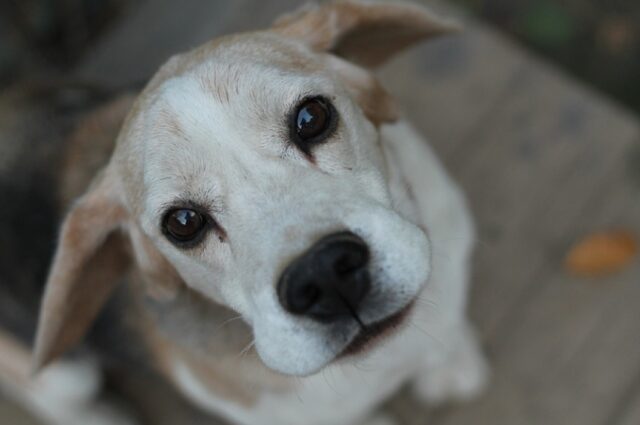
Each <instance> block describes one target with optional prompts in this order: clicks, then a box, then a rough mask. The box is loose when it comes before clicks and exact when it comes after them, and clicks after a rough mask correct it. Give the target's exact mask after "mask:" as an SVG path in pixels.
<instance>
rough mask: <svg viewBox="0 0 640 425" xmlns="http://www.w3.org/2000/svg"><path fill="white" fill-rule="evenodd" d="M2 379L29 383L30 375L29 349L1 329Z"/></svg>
mask: <svg viewBox="0 0 640 425" xmlns="http://www.w3.org/2000/svg"><path fill="white" fill-rule="evenodd" d="M0 353H2V355H0V380H2V381H9V382H13V383H14V384H18V385H21V386H23V385H27V383H28V381H29V375H30V370H31V369H30V364H29V357H30V354H31V353H30V352H29V350H28V349H27V348H26V347H25V346H24V345H23V344H21V343H20V342H18V341H17V340H15V339H14V338H13V337H12V336H11V335H9V334H8V333H6V332H4V331H2V330H0Z"/></svg>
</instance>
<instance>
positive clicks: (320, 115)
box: [291, 97, 337, 154]
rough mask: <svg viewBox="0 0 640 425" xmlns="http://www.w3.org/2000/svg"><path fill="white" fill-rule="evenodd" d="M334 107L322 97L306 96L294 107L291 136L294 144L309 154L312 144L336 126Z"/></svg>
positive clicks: (319, 140)
mask: <svg viewBox="0 0 640 425" xmlns="http://www.w3.org/2000/svg"><path fill="white" fill-rule="evenodd" d="M336 115H337V114H336V113H335V108H334V107H333V105H331V103H329V102H328V101H327V100H326V99H324V98H322V97H314V98H308V99H305V100H304V101H302V103H300V104H299V105H298V107H297V108H296V109H295V112H294V114H293V120H292V121H293V122H292V127H293V128H292V131H291V133H292V136H293V140H294V142H295V144H296V145H297V146H298V148H300V149H301V150H302V151H303V152H304V153H306V154H309V153H310V149H311V147H312V145H315V144H318V143H320V142H323V141H324V140H326V139H327V138H328V137H329V136H330V135H331V133H332V132H333V130H334V129H335V127H336Z"/></svg>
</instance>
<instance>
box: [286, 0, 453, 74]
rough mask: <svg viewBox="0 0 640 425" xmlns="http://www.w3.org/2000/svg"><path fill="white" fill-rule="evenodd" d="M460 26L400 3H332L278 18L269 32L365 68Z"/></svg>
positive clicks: (360, 0) (336, 0) (347, 0)
mask: <svg viewBox="0 0 640 425" xmlns="http://www.w3.org/2000/svg"><path fill="white" fill-rule="evenodd" d="M457 29H458V27H457V26H456V25H455V24H454V23H453V22H452V21H450V20H447V19H444V18H441V17H438V16H436V15H435V14H434V13H432V12H431V11H429V10H428V9H426V8H424V7H421V6H418V5H415V4H411V3H403V2H390V1H388V2H380V1H376V2H374V1H364V0H343V1H339V0H334V1H332V2H328V3H324V4H320V5H318V4H313V5H307V6H305V7H303V8H302V9H300V10H298V11H297V12H293V13H292V14H289V15H285V16H283V17H281V18H280V19H278V20H277V21H276V22H275V24H274V27H273V30H274V31H276V32H278V33H280V34H282V35H285V36H289V37H294V38H296V39H299V40H303V41H304V42H305V43H307V44H308V45H309V46H311V47H312V48H313V49H315V50H318V51H325V52H330V53H333V54H335V55H337V56H340V57H343V58H345V59H347V60H349V61H351V62H353V63H356V64H358V65H361V66H365V67H375V66H377V65H380V64H382V63H384V62H385V61H387V60H388V59H389V58H390V57H391V56H393V55H394V54H396V53H398V52H399V51H401V50H402V49H404V48H406V47H408V46H410V45H412V44H414V43H416V42H418V41H422V40H424V39H427V38H431V37H435V36H438V35H442V34H446V33H448V32H451V31H455V30H457Z"/></svg>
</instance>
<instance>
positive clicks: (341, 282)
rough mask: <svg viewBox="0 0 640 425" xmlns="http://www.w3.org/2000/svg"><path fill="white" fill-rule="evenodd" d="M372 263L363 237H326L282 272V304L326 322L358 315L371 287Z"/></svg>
mask: <svg viewBox="0 0 640 425" xmlns="http://www.w3.org/2000/svg"><path fill="white" fill-rule="evenodd" d="M368 262H369V249H368V248H367V244H366V243H365V242H364V241H363V240H362V239H361V238H360V237H359V236H357V235H355V234H353V233H351V232H340V233H334V234H332V235H329V236H326V237H324V238H322V239H321V240H319V241H318V242H317V243H316V244H315V245H313V246H312V247H311V248H310V249H309V250H308V251H307V252H305V253H304V254H302V255H301V256H300V257H298V258H297V259H295V260H294V261H293V262H292V263H291V264H289V266H288V267H287V268H286V269H285V271H284V272H283V273H282V276H281V277H280V281H279V282H278V296H279V298H280V303H281V304H282V306H283V307H284V308H285V309H286V310H287V311H289V312H291V313H294V314H301V315H306V316H309V317H311V318H314V319H316V320H319V321H322V322H331V321H334V320H337V319H339V318H341V317H345V316H353V315H356V311H357V308H358V306H359V305H360V304H361V303H362V300H363V299H364V297H365V296H366V295H367V292H369V288H370V286H371V281H370V279H369V271H368V270H367V263H368ZM356 319H357V316H356Z"/></svg>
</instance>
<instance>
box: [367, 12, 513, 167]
mask: <svg viewBox="0 0 640 425" xmlns="http://www.w3.org/2000/svg"><path fill="white" fill-rule="evenodd" d="M463 25H464V30H463V31H462V32H460V33H458V34H455V35H448V36H445V37H442V38H440V39H437V40H433V41H429V42H427V43H424V44H422V45H420V46H418V47H417V48H415V49H413V50H410V51H409V52H407V53H405V54H402V55H400V57H399V58H397V59H396V60H394V61H392V62H391V63H390V64H389V65H388V66H386V67H384V68H383V69H382V70H381V72H380V77H381V80H382V82H383V84H384V85H385V87H387V88H388V90H389V91H390V92H391V93H392V94H393V95H394V96H395V97H396V98H397V99H398V105H399V106H400V107H401V109H402V110H403V111H404V113H405V115H406V116H407V118H408V119H409V121H411V122H412V123H413V124H414V125H415V126H416V127H417V129H418V130H419V131H420V132H421V133H422V134H424V135H426V136H427V137H428V138H429V140H430V142H431V143H432V144H433V146H434V147H435V149H436V151H437V152H438V153H439V154H440V155H442V156H446V155H447V154H448V153H449V152H451V151H452V150H453V149H454V148H455V147H456V146H457V144H458V142H459V141H460V140H462V139H466V138H469V135H470V134H474V133H475V131H476V126H478V125H482V123H483V122H485V121H487V120H488V119H490V117H491V115H492V113H493V110H494V108H495V107H496V106H497V105H499V104H500V102H501V101H502V99H503V98H504V97H505V95H507V94H508V92H509V91H510V90H511V88H512V87H511V86H512V80H513V79H514V77H515V76H516V75H517V73H518V71H519V70H520V69H521V68H522V66H523V65H524V63H525V58H524V57H523V56H522V55H521V54H517V53H516V52H515V49H514V48H513V47H512V46H511V45H510V43H508V42H506V41H505V40H504V39H502V38H500V37H497V36H496V35H495V34H494V33H493V32H491V31H489V30H487V29H486V28H485V27H484V26H482V25H481V24H478V23H476V22H474V21H465V22H464V24H463Z"/></svg>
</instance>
